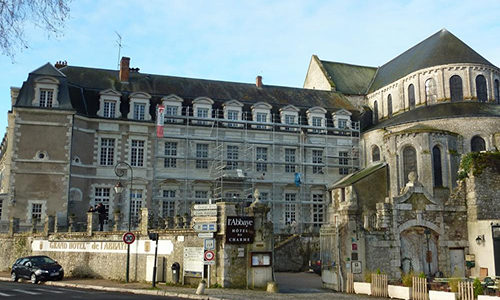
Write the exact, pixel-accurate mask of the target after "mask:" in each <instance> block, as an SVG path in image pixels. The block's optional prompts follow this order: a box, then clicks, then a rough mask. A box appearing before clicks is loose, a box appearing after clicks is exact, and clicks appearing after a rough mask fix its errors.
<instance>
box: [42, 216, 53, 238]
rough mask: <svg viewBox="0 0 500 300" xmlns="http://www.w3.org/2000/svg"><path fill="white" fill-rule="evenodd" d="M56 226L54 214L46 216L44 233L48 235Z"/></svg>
mask: <svg viewBox="0 0 500 300" xmlns="http://www.w3.org/2000/svg"><path fill="white" fill-rule="evenodd" d="M53 228H54V216H46V217H45V222H44V224H43V234H44V235H45V236H48V235H49V233H50V232H52V231H53Z"/></svg>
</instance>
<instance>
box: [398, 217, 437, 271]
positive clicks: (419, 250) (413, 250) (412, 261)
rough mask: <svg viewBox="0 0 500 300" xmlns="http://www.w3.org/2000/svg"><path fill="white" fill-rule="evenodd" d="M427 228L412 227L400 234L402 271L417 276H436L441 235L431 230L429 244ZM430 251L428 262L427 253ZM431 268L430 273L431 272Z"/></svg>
mask: <svg viewBox="0 0 500 300" xmlns="http://www.w3.org/2000/svg"><path fill="white" fill-rule="evenodd" d="M424 231H425V228H424V227H420V226H414V227H410V228H408V229H406V230H404V231H402V232H401V233H400V240H401V269H402V271H403V272H404V273H408V272H410V271H413V272H415V273H416V274H419V273H422V272H423V273H424V274H426V275H427V274H431V275H434V274H435V273H436V272H437V271H438V270H439V268H438V238H439V235H438V234H437V233H436V232H435V231H433V230H430V232H431V233H430V235H429V243H428V244H427V238H426V236H425V234H424ZM428 251H430V254H429V258H430V261H428V260H427V258H428V257H427V256H428V254H427V252H428ZM429 266H430V272H429Z"/></svg>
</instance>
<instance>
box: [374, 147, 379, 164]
mask: <svg viewBox="0 0 500 300" xmlns="http://www.w3.org/2000/svg"><path fill="white" fill-rule="evenodd" d="M379 160H380V149H379V147H378V146H377V145H374V146H373V148H372V162H373V161H379Z"/></svg>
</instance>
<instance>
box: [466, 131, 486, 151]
mask: <svg viewBox="0 0 500 300" xmlns="http://www.w3.org/2000/svg"><path fill="white" fill-rule="evenodd" d="M470 150H471V151H472V152H479V151H485V150H486V143H485V142H484V139H483V138H482V137H480V136H479V135H476V136H475V137H473V138H472V139H471V141H470Z"/></svg>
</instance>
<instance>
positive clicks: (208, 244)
mask: <svg viewBox="0 0 500 300" xmlns="http://www.w3.org/2000/svg"><path fill="white" fill-rule="evenodd" d="M203 248H205V250H215V239H206V240H204V241H203Z"/></svg>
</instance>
